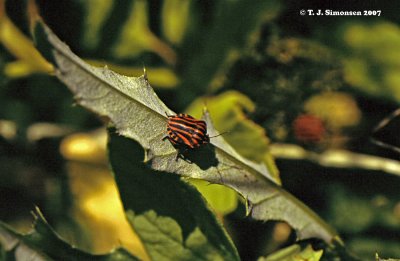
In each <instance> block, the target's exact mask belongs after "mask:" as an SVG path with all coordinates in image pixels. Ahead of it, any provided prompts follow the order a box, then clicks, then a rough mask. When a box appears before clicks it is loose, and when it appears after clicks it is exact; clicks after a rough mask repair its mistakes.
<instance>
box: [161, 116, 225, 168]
mask: <svg viewBox="0 0 400 261" xmlns="http://www.w3.org/2000/svg"><path fill="white" fill-rule="evenodd" d="M167 117H168V124H167V133H168V135H167V136H165V137H164V138H163V140H165V139H168V140H169V141H170V142H171V143H172V145H173V146H174V147H176V148H178V150H179V152H178V155H177V156H176V160H178V158H179V157H181V156H182V154H183V153H185V152H186V151H187V150H189V149H196V148H199V147H200V146H202V145H205V144H208V143H210V138H214V137H217V136H219V135H221V134H219V135H216V136H213V137H209V136H208V134H207V124H206V122H205V121H203V120H197V119H195V118H193V117H192V116H190V115H188V114H184V113H179V114H177V115H168V114H167ZM181 149H182V151H181Z"/></svg>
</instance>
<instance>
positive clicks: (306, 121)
mask: <svg viewBox="0 0 400 261" xmlns="http://www.w3.org/2000/svg"><path fill="white" fill-rule="evenodd" d="M293 130H294V135H295V137H296V139H297V140H299V141H301V142H305V143H318V142H320V141H321V140H322V139H323V137H324V135H325V133H326V129H325V126H324V124H323V122H322V120H321V119H320V118H318V117H317V116H314V115H310V114H303V115H299V116H298V117H297V118H296V119H295V121H294V122H293Z"/></svg>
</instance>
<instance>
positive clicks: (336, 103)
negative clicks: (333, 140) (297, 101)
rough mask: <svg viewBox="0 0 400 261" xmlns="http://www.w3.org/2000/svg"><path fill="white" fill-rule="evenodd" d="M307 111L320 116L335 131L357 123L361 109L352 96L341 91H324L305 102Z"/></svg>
mask: <svg viewBox="0 0 400 261" xmlns="http://www.w3.org/2000/svg"><path fill="white" fill-rule="evenodd" d="M304 110H305V111H306V112H307V113H310V114H312V115H315V116H318V117H319V118H320V119H322V120H323V121H324V122H325V124H326V126H327V127H328V128H330V129H331V130H333V131H337V130H340V129H342V128H345V127H351V126H355V125H357V124H358V123H359V122H360V120H361V111H360V109H359V108H358V106H357V103H356V101H355V100H354V99H353V97H352V96H350V95H348V94H346V93H341V92H324V93H321V94H318V95H315V96H313V97H311V98H310V99H309V100H307V101H306V102H305V104H304Z"/></svg>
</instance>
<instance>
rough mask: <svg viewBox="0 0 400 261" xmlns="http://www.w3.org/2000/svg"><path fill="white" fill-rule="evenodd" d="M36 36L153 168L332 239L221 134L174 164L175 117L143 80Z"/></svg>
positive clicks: (81, 95) (67, 79)
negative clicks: (171, 125)
mask: <svg viewBox="0 0 400 261" xmlns="http://www.w3.org/2000/svg"><path fill="white" fill-rule="evenodd" d="M35 32H36V37H37V40H38V41H39V45H40V46H44V47H46V46H49V47H50V49H45V50H41V51H43V52H44V53H49V52H50V53H51V54H52V57H49V58H50V59H52V60H53V61H55V65H56V76H57V77H58V78H59V79H60V80H61V81H63V82H64V83H65V84H66V85H67V86H68V87H69V88H70V90H71V91H72V92H73V93H74V94H75V97H76V100H77V102H78V103H79V104H81V105H82V106H84V107H86V108H88V109H89V110H92V111H94V112H96V113H97V114H99V115H100V116H107V117H108V118H109V119H110V120H111V122H112V123H113V124H114V125H115V127H116V128H117V130H118V132H119V133H120V134H121V135H124V136H126V137H129V138H132V139H134V140H136V141H138V142H139V143H140V144H141V146H142V147H143V148H144V149H145V161H146V162H148V163H149V165H150V166H151V167H152V168H154V169H156V170H161V171H166V172H173V173H176V174H179V175H182V176H187V177H191V178H199V179H204V180H207V181H210V182H212V183H220V184H224V185H226V186H229V187H231V188H233V189H234V190H236V191H237V192H239V193H240V194H241V195H242V196H243V197H244V198H245V199H246V200H247V201H248V202H249V205H250V206H251V208H250V211H249V213H250V214H251V216H252V217H253V218H255V219H259V220H271V219H274V220H285V221H287V222H288V223H289V224H290V225H291V226H292V227H293V228H294V229H296V230H297V232H298V237H299V238H309V237H318V238H321V239H324V240H325V241H327V242H329V241H331V240H332V239H333V238H334V237H335V236H336V233H335V232H334V231H333V230H332V229H331V228H330V227H329V226H328V225H327V224H325V223H324V222H323V221H322V220H321V219H320V218H319V217H318V216H317V215H316V214H314V213H313V212H312V211H311V210H310V209H309V208H308V207H306V206H305V205H304V204H302V203H301V202H300V201H298V200H297V199H296V198H294V197H293V196H291V195H290V194H289V193H288V192H286V191H285V190H283V189H282V188H281V187H280V186H278V185H276V184H275V183H274V182H273V181H272V180H273V178H272V176H271V175H270V173H269V172H268V171H267V168H266V167H265V165H264V164H256V163H253V162H251V161H249V160H246V159H244V158H243V157H241V156H240V155H239V154H238V153H237V152H236V151H235V150H234V149H233V148H232V147H231V146H230V145H228V144H227V143H226V142H225V141H224V139H223V138H222V137H221V136H220V137H216V138H214V139H212V142H211V144H210V146H203V147H202V148H200V149H198V150H194V151H190V152H189V153H188V155H187V159H188V160H189V161H191V162H192V163H188V162H187V161H186V160H178V161H176V160H175V158H176V153H177V152H176V150H175V149H174V147H173V146H172V145H171V144H170V143H169V142H168V141H163V140H162V139H163V137H165V136H166V135H167V132H166V124H167V117H166V116H165V114H166V113H167V114H174V113H173V112H172V111H171V110H169V109H168V108H167V107H166V105H165V104H164V103H163V102H162V101H161V100H160V99H159V98H158V97H157V95H156V94H155V93H154V91H153V89H152V88H151V86H150V84H149V82H148V80H147V78H146V76H142V77H139V78H134V77H125V76H122V75H119V74H117V73H114V72H112V71H110V70H108V69H107V68H96V67H93V66H90V65H88V64H86V63H84V62H83V61H82V60H81V59H80V58H79V57H77V56H76V55H75V54H73V53H72V52H71V51H70V50H69V48H68V47H67V46H66V45H65V44H63V43H62V42H61V41H60V40H59V39H58V38H57V37H56V36H55V35H54V34H53V33H52V32H51V30H50V29H49V28H48V27H46V26H45V25H44V24H42V23H38V24H37V25H36V28H35ZM43 43H44V44H43ZM46 51H47V52H46ZM205 120H206V121H207V124H208V132H209V134H210V135H211V136H213V135H216V134H217V133H218V132H217V131H216V130H215V129H214V128H213V126H212V123H211V121H210V119H209V116H208V115H207V114H206V115H205Z"/></svg>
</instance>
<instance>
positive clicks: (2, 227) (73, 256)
mask: <svg viewBox="0 0 400 261" xmlns="http://www.w3.org/2000/svg"><path fill="white" fill-rule="evenodd" d="M33 214H34V217H35V226H34V231H33V232H31V233H29V234H26V235H21V234H18V233H17V232H15V231H14V230H13V229H11V228H10V227H9V226H7V225H6V224H4V223H2V222H0V243H1V245H3V247H4V248H5V250H6V251H7V255H9V256H10V258H11V255H12V253H14V256H15V259H16V260H74V261H75V260H104V261H114V260H139V259H137V258H136V257H134V256H132V255H131V254H129V253H128V252H127V251H126V250H124V249H117V250H114V251H113V252H111V253H110V254H106V255H92V254H89V253H86V252H84V251H82V250H79V249H77V248H75V247H74V246H71V245H69V244H68V243H66V242H65V241H63V239H61V237H60V236H59V235H58V234H56V232H55V231H54V230H53V229H52V228H51V227H50V226H49V224H48V223H47V221H46V220H45V219H44V217H43V215H42V214H41V212H40V210H39V209H38V208H36V210H35V212H34V213H33Z"/></svg>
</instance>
